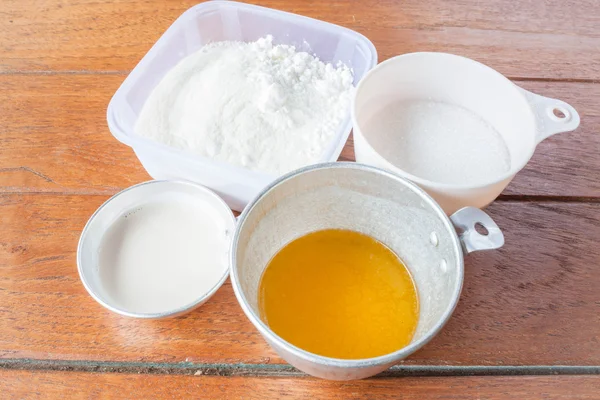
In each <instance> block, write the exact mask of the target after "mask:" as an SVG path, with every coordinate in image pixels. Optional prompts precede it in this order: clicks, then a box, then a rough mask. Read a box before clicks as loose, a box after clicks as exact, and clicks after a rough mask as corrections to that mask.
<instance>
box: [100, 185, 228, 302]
mask: <svg viewBox="0 0 600 400" xmlns="http://www.w3.org/2000/svg"><path fill="white" fill-rule="evenodd" d="M211 210H212V212H211ZM213 214H215V212H214V208H211V207H210V205H209V204H207V203H205V202H203V201H202V200H201V199H198V197H190V198H189V199H184V200H182V199H179V198H178V199H162V200H156V201H154V202H150V203H147V204H145V205H143V206H142V207H139V208H136V209H134V210H131V211H130V212H128V213H126V214H124V215H122V216H121V217H119V218H118V219H117V220H116V221H115V222H114V223H113V224H112V226H111V227H110V228H109V229H108V230H107V232H106V233H105V235H104V237H103V238H102V245H101V248H100V254H99V256H100V258H99V274H100V279H101V280H102V284H103V287H104V290H105V292H106V295H107V296H109V297H110V298H111V299H112V300H113V302H114V303H115V305H116V306H117V307H119V308H121V309H123V310H126V311H129V312H136V313H160V312H165V311H172V310H174V309H177V308H179V307H184V306H186V305H190V304H191V303H193V302H194V301H196V300H198V299H199V298H200V297H201V296H202V294H203V293H206V292H208V291H209V290H210V289H211V288H212V287H214V286H215V285H216V283H217V282H218V281H219V280H220V278H221V277H222V276H223V274H224V273H225V271H226V269H227V252H228V243H229V239H228V235H229V232H228V231H227V227H226V224H225V222H224V221H222V220H221V219H220V218H219V217H218V216H214V215H213Z"/></svg>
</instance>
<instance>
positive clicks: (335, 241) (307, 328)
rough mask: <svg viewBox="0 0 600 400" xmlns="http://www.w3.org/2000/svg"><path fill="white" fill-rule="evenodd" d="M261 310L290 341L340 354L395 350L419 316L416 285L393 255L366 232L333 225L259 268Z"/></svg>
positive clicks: (369, 354) (330, 354)
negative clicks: (261, 272)
mask: <svg viewBox="0 0 600 400" xmlns="http://www.w3.org/2000/svg"><path fill="white" fill-rule="evenodd" d="M259 307H260V313H261V318H262V319H263V321H265V322H266V323H267V324H268V325H269V327H270V328H271V329H272V330H273V331H274V332H275V333H276V334H277V335H279V336H280V337H282V338H283V339H285V340H286V341H288V342H289V343H291V344H293V345H295V346H297V347H300V348H302V349H304V350H307V351H309V352H311V353H315V354H319V355H322V356H327V357H333V358H342V359H361V358H370V357H377V356H381V355H385V354H388V353H391V352H394V351H396V350H399V349H401V348H402V347H404V346H406V345H407V344H409V343H410V341H411V339H412V337H413V335H414V332H415V329H416V326H417V322H418V319H419V303H418V298H417V293H416V288H415V284H414V282H413V280H412V277H411V276H410V273H409V272H408V269H407V268H406V266H405V265H404V264H403V263H402V261H401V260H400V259H399V258H398V256H396V254H394V253H393V252H392V251H391V250H390V249H388V248H387V247H386V246H385V245H383V244H382V243H380V242H378V241H377V240H375V239H373V238H371V237H369V236H366V235H363V234H360V233H357V232H353V231H349V230H339V229H329V230H323V231H318V232H313V233H310V234H308V235H306V236H303V237H300V238H298V239H296V240H294V241H292V242H290V243H289V244H287V245H286V246H285V247H284V248H283V249H281V250H280V251H279V252H278V253H277V254H276V255H275V256H274V257H273V258H272V259H271V261H270V262H269V264H268V265H267V268H266V269H265V272H264V273H263V276H262V279H261V282H260V287H259Z"/></svg>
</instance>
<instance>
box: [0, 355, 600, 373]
mask: <svg viewBox="0 0 600 400" xmlns="http://www.w3.org/2000/svg"><path fill="white" fill-rule="evenodd" d="M0 369H18V370H44V371H76V372H110V373H128V374H131V373H135V374H157V375H209V376H306V374H304V373H303V372H301V371H299V370H297V369H296V368H294V367H292V366H290V365H287V364H241V363H238V364H208V363H191V362H181V363H157V362H120V361H84V360H35V359H29V358H20V359H0ZM525 375H538V376H539V375H600V366H567V365H534V366H514V365H503V366H484V365H473V366H446V365H433V366H429V365H428V366H418V365H396V366H393V367H391V368H390V369H388V370H387V371H384V372H382V373H381V374H379V375H377V377H381V378H383V377H388V378H389V377H406V376H412V377H416V376H525Z"/></svg>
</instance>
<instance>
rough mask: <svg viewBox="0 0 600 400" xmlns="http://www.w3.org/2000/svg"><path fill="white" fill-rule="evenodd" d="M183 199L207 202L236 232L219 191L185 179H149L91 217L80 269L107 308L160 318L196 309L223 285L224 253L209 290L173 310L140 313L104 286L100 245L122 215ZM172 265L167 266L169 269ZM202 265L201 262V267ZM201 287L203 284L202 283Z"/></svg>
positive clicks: (81, 241) (180, 203)
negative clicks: (122, 303) (126, 306)
mask: <svg viewBox="0 0 600 400" xmlns="http://www.w3.org/2000/svg"><path fill="white" fill-rule="evenodd" d="M181 199H187V201H188V204H189V200H192V201H195V199H198V201H201V202H203V204H204V205H206V206H207V207H210V211H211V212H212V213H214V216H215V218H220V219H221V220H222V222H223V223H224V226H225V227H226V230H228V232H229V233H230V234H231V235H232V234H233V231H234V229H235V217H234V215H233V213H232V212H231V210H230V209H229V207H228V206H227V204H225V202H224V201H223V200H222V199H221V198H220V197H219V196H217V195H216V194H215V193H213V192H211V191H210V190H208V189H206V188H205V187H202V186H200V185H197V184H195V183H191V182H183V181H149V182H144V183H140V184H138V185H135V186H132V187H130V188H127V189H125V190H123V191H121V192H119V193H117V194H116V195H114V196H113V197H111V198H110V199H108V200H107V201H106V202H105V203H104V204H102V205H101V206H100V207H99V208H98V210H96V212H95V213H94V214H93V215H92V216H91V217H90V219H89V221H88V222H87V224H86V226H85V228H83V231H82V233H81V237H80V239H79V245H78V247H77V269H78V271H79V276H80V278H81V281H82V282H83V286H85V288H86V290H87V291H88V293H89V294H90V295H91V296H92V297H93V298H94V299H95V300H96V301H97V302H98V303H100V304H101V305H102V306H104V307H106V308H107V309H109V310H111V311H113V312H115V313H118V314H121V315H124V316H128V317H136V318H146V319H159V318H166V317H173V316H177V315H181V314H184V313H186V312H189V311H191V310H193V309H194V308H196V307H198V306H200V305H201V304H203V303H204V302H206V301H207V300H208V299H209V298H210V297H211V296H212V295H213V294H214V293H215V292H216V291H217V290H218V289H219V288H220V287H221V285H223V283H224V282H225V280H227V276H228V274H229V265H228V263H227V254H224V255H223V256H224V257H223V259H224V263H223V265H216V266H211V267H214V268H222V269H223V271H222V272H220V273H217V274H214V277H216V278H214V282H213V281H212V280H211V281H210V282H204V283H203V285H202V286H204V287H209V288H210V289H209V290H207V291H206V290H204V291H203V290H200V291H199V292H198V294H197V296H196V298H195V299H194V300H193V301H192V302H191V303H189V304H182V305H180V306H178V307H175V308H173V309H169V310H166V311H165V310H164V309H163V310H160V311H156V312H139V311H136V310H128V309H125V308H123V306H122V305H121V304H119V303H117V302H116V301H115V300H114V299H112V298H111V296H110V295H109V293H108V291H107V290H106V289H105V288H104V284H103V281H102V279H101V276H100V248H101V245H102V240H103V238H104V235H105V234H106V232H107V231H108V230H109V228H110V227H111V226H113V224H114V223H115V222H116V221H117V220H118V219H120V218H123V217H125V216H126V215H128V213H130V212H132V211H133V210H137V209H139V208H141V207H144V205H146V204H150V203H151V202H153V201H157V200H160V201H174V202H177V204H178V206H185V205H184V202H183V201H179V200H181ZM228 248H229V247H227V249H228ZM168 267H169V266H167V265H165V268H168ZM201 267H202V266H200V265H199V268H201ZM199 286H200V285H199Z"/></svg>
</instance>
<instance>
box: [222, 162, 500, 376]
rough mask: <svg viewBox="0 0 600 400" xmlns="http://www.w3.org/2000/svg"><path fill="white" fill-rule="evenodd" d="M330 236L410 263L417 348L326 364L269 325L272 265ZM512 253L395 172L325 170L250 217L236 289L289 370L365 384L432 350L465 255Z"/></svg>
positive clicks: (285, 188)
mask: <svg viewBox="0 0 600 400" xmlns="http://www.w3.org/2000/svg"><path fill="white" fill-rule="evenodd" d="M475 224H481V225H483V227H485V229H486V230H487V235H482V234H480V233H478V232H477V230H476V229H475ZM329 228H338V229H350V230H354V231H358V232H361V233H364V234H367V235H369V236H371V237H373V238H375V239H377V240H379V241H381V242H382V243H384V244H385V245H387V246H388V247H389V248H390V249H392V250H393V251H394V252H395V253H396V254H397V255H398V256H399V257H400V258H401V259H402V260H403V261H404V263H405V264H406V266H407V267H408V269H409V270H410V272H411V274H412V276H413V279H414V281H415V284H416V287H417V292H418V295H419V301H420V316H419V322H418V326H417V330H416V333H415V336H414V338H413V340H412V342H411V343H410V344H409V345H408V346H406V347H404V348H402V349H400V350H398V351H396V352H394V353H390V354H387V355H384V356H380V357H375V358H369V359H360V360H343V359H334V358H329V357H323V356H319V355H316V354H312V353H309V352H307V351H304V350H302V349H300V348H298V347H296V346H294V345H292V344H290V343H288V342H286V341H285V340H283V339H282V338H280V337H279V336H277V335H276V334H275V333H274V332H273V331H272V330H271V329H270V328H269V326H268V325H266V324H265V323H264V322H263V321H262V320H261V319H260V317H259V311H258V286H259V283H260V279H261V276H262V273H263V271H264V269H265V267H266V266H267V264H268V262H269V260H270V259H271V258H272V257H273V256H274V255H275V254H276V253H277V252H278V251H279V250H280V249H281V248H282V247H283V246H285V245H286V244H287V243H289V242H290V241H292V240H294V239H296V238H298V237H300V236H303V235H306V234H307V233H310V232H314V231H318V230H322V229H329ZM457 229H458V230H459V233H457ZM503 244H504V237H503V235H502V232H501V231H500V229H499V228H498V226H497V225H496V224H495V223H494V221H492V219H491V218H490V217H489V216H488V215H487V214H485V213H484V212H483V211H481V210H479V209H477V208H471V207H467V208H463V209H461V210H459V211H458V212H456V213H455V214H453V215H452V216H451V217H447V216H446V214H445V213H444V211H443V210H442V209H441V208H440V206H439V205H438V204H437V203H436V202H435V201H434V200H433V199H432V198H431V197H430V196H429V195H427V194H426V193H425V192H424V191H423V190H421V189H420V188H419V187H417V186H416V185H415V184H413V183H411V182H409V181H408V180H406V179H404V178H401V177H400V176H398V175H395V174H393V173H391V172H387V171H384V170H381V169H378V168H375V167H370V166H366V165H362V164H357V163H328V164H319V165H315V166H310V167H306V168H303V169H300V170H297V171H294V172H292V173H290V174H288V175H285V176H283V177H281V178H279V179H278V180H276V181H275V182H274V183H272V184H271V185H270V186H268V187H267V188H266V189H264V190H263V191H262V193H261V194H260V195H259V196H258V197H257V198H256V199H255V200H254V201H253V202H251V203H250V205H249V206H248V207H247V208H246V210H245V211H244V212H243V214H242V215H241V217H240V220H239V224H238V227H237V229H236V233H235V236H234V238H233V242H232V247H231V255H230V261H231V281H232V284H233V288H234V290H235V294H236V297H237V299H238V301H239V303H240V305H241V306H242V309H243V310H244V312H245V313H246V316H247V317H248V318H249V319H250V321H251V322H252V323H253V324H254V326H256V328H257V329H258V330H259V332H260V333H261V334H262V336H263V337H264V338H265V340H266V341H267V342H268V343H269V344H270V345H271V346H272V347H273V348H274V349H275V351H277V353H278V354H279V355H280V356H281V357H283V358H284V359H285V360H286V361H288V362H289V363H290V364H292V365H293V366H295V367H296V368H298V369H300V370H302V371H304V372H306V373H308V374H310V375H314V376H317V377H320V378H325V379H335V380H349V379H360V378H366V377H369V376H372V375H375V374H377V373H379V372H381V371H383V370H385V369H387V368H388V367H390V366H392V365H393V364H395V363H397V362H398V361H399V360H401V359H403V358H405V357H407V356H408V355H410V354H412V353H413V352H415V351H417V350H418V349H419V348H421V347H422V346H423V345H424V344H425V343H427V342H428V341H429V340H431V338H433V337H434V336H435V335H436V334H437V333H438V332H439V331H440V329H441V328H442V327H443V326H444V324H445V323H446V321H447V320H448V318H450V315H451V314H452V312H453V310H454V308H455V307H456V304H457V302H458V298H459V296H460V291H461V288H462V283H463V269H464V264H463V255H464V254H465V252H466V253H469V252H472V251H477V250H488V249H495V248H498V247H501V246H502V245H503Z"/></svg>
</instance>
